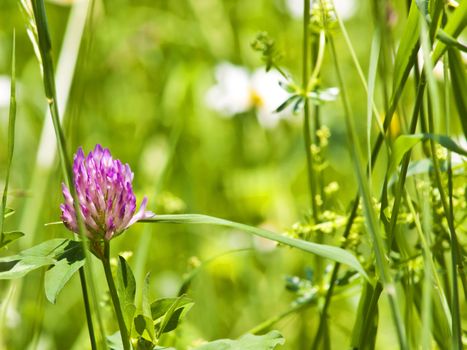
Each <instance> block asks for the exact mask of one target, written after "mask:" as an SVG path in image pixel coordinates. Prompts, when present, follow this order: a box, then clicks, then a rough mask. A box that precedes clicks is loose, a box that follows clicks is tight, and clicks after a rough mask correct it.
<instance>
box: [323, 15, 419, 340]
mask: <svg viewBox="0 0 467 350" xmlns="http://www.w3.org/2000/svg"><path fill="white" fill-rule="evenodd" d="M337 18H338V20H339V24H340V29H341V30H342V29H343V28H344V29H345V27H344V25H343V23H342V21H341V20H340V18H339V16H337ZM406 27H407V28H406V29H405V32H407V33H409V34H408V35H409V36H410V35H412V33H413V32H414V30H416V29H417V28H418V26H416V25H415V24H412V23H411V21H410V22H408V23H407V24H406ZM414 27H415V28H414ZM405 38H407V36H403V40H409V38H407V39H405ZM415 45H416V47H414V48H413V49H411V50H409V49H408V50H407V52H406V54H407V55H408V57H409V58H408V60H407V61H405V62H404V63H401V68H400V69H401V77H400V79H398V81H397V82H396V83H394V86H393V93H392V96H391V100H390V103H389V108H388V109H387V111H386V113H385V117H384V121H383V130H384V133H379V134H378V136H377V138H376V141H375V144H374V145H373V149H372V152H371V159H372V161H373V163H372V164H369V165H368V166H367V169H372V168H373V166H374V164H375V161H376V159H377V157H378V155H379V151H380V149H381V146H382V144H383V141H384V140H385V133H386V132H387V130H388V129H389V126H390V124H391V121H392V118H393V115H394V112H395V111H396V108H397V105H398V103H399V100H400V98H401V96H402V92H403V89H404V87H405V85H406V83H407V79H408V77H409V73H410V71H411V69H412V67H413V66H414V65H415V63H416V60H417V55H416V52H417V51H418V48H419V44H418V43H416V44H415ZM405 46H407V47H410V46H409V45H405ZM410 52H412V54H410ZM359 203H360V196H359V193H358V192H357V194H356V195H355V198H354V200H353V204H352V209H351V212H350V214H349V217H348V221H347V225H346V228H345V230H344V233H343V235H342V237H343V239H346V238H347V237H348V236H349V234H350V231H351V229H352V226H353V223H354V220H355V218H356V217H357V209H358V206H359ZM339 269H340V265H339V263H336V264H334V267H333V271H332V274H331V280H330V282H329V288H328V291H327V293H326V298H325V302H324V306H323V317H322V319H321V321H320V326H319V328H318V332H319V329H320V328H321V324H322V320H323V319H324V317H325V315H326V313H325V312H326V310H327V309H328V308H329V305H330V303H331V299H332V293H333V292H334V284H335V283H336V280H337V276H338V273H339ZM315 339H316V338H315Z"/></svg>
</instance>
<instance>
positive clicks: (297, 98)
mask: <svg viewBox="0 0 467 350" xmlns="http://www.w3.org/2000/svg"><path fill="white" fill-rule="evenodd" d="M300 98H301V97H300V96H298V95H292V96H290V97H289V98H288V99H287V100H285V101H284V102H283V103H281V104H280V106H279V107H277V109H276V110H275V112H276V113H279V112H282V111H283V110H284V109H286V108H287V107H288V106H289V105H290V104H291V103H292V102H294V101H296V100H299V99H300Z"/></svg>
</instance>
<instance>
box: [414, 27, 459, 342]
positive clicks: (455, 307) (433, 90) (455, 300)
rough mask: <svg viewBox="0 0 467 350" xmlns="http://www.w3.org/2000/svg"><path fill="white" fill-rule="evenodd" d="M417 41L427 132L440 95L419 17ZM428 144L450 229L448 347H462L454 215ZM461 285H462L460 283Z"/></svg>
mask: <svg viewBox="0 0 467 350" xmlns="http://www.w3.org/2000/svg"><path fill="white" fill-rule="evenodd" d="M420 26H421V30H420V33H421V36H420V38H421V42H422V52H423V57H424V61H425V64H426V67H427V68H426V69H427V71H429V72H430V74H427V80H428V91H429V97H430V98H429V100H428V113H427V116H428V123H426V124H427V125H428V130H429V132H430V133H432V134H434V133H435V125H434V118H435V116H436V118H437V120H441V118H440V115H441V113H440V112H441V110H440V102H439V100H440V97H439V93H438V87H437V84H436V82H435V79H434V76H433V74H432V73H431V72H432V71H433V67H432V65H431V60H430V56H429V48H430V47H431V44H430V38H429V35H428V28H427V27H426V23H425V22H424V21H423V20H421V21H420ZM429 143H430V150H431V157H432V161H433V168H434V175H435V184H436V186H437V188H438V191H439V194H440V200H441V204H442V207H443V210H444V214H445V217H446V221H447V224H448V229H449V232H450V238H451V241H450V243H451V272H452V296H451V298H452V305H451V312H452V339H451V346H452V348H453V349H462V325H461V322H462V321H461V315H460V304H459V286H458V268H459V271H462V258H461V254H460V249H459V243H458V240H457V234H456V229H455V224H454V216H453V215H452V214H453V211H452V209H451V208H450V206H449V203H448V199H447V198H446V193H445V191H444V188H443V183H442V179H441V171H440V166H439V160H438V156H437V152H436V149H435V143H434V141H433V140H429ZM464 286H465V285H464Z"/></svg>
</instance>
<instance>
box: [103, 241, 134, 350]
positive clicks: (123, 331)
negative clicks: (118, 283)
mask: <svg viewBox="0 0 467 350" xmlns="http://www.w3.org/2000/svg"><path fill="white" fill-rule="evenodd" d="M102 265H103V266H104V272H105V278H106V280H107V284H108V286H109V292H110V298H111V299H112V303H113V305H114V310H115V315H116V316H117V322H118V327H119V328H120V336H121V337H122V344H123V349H124V350H130V349H131V347H130V338H129V336H128V330H127V328H126V325H125V320H124V318H123V313H122V308H121V305H120V299H119V298H118V294H117V288H116V287H115V282H114V279H113V276H112V270H111V268H110V243H109V241H106V240H105V241H104V258H103V259H102Z"/></svg>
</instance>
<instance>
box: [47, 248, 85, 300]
mask: <svg viewBox="0 0 467 350" xmlns="http://www.w3.org/2000/svg"><path fill="white" fill-rule="evenodd" d="M82 248H83V247H82V244H81V242H77V241H69V243H68V246H67V249H66V250H65V252H64V253H63V254H61V255H60V256H59V257H58V261H57V262H56V263H55V266H53V267H52V268H51V269H50V270H48V271H47V272H46V273H45V282H44V289H45V295H46V297H47V300H48V301H50V302H51V303H52V304H55V301H56V300H57V296H58V294H59V293H60V292H61V290H62V289H63V287H64V286H65V285H66V284H67V283H68V281H69V280H70V279H71V277H73V275H74V274H75V273H76V271H78V270H79V269H80V268H81V267H82V266H83V265H84V261H85V259H84V252H83V249H82Z"/></svg>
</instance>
